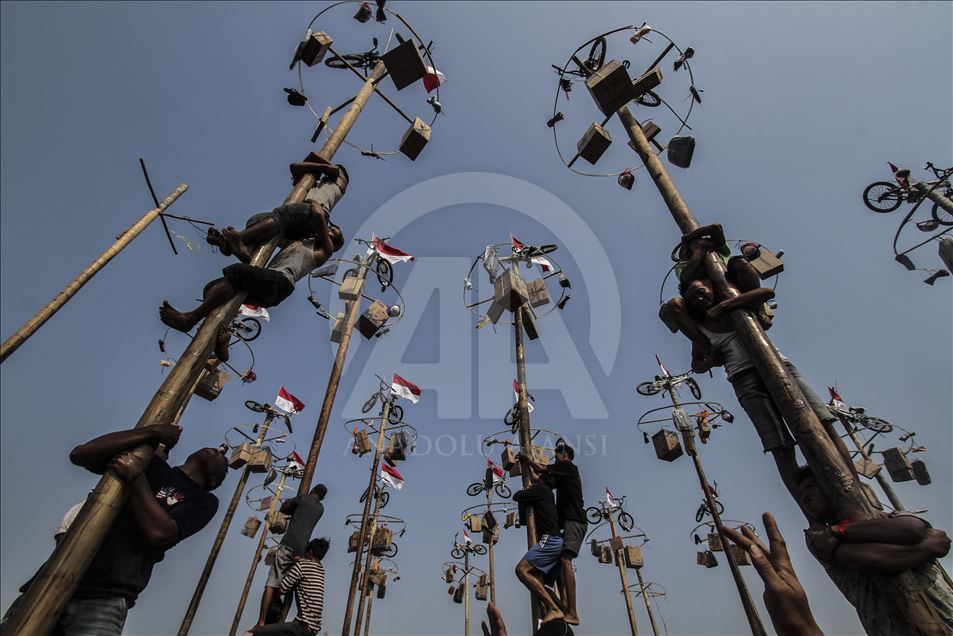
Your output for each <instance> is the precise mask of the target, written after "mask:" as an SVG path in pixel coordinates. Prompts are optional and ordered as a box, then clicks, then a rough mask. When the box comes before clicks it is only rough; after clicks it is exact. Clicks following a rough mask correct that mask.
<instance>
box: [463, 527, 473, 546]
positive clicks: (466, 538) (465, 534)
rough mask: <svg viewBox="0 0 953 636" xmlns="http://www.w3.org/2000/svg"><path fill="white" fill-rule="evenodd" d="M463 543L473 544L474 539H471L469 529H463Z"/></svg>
mask: <svg viewBox="0 0 953 636" xmlns="http://www.w3.org/2000/svg"><path fill="white" fill-rule="evenodd" d="M463 542H464V543H473V539H471V538H470V533H469V532H467V529H466V528H464V529H463Z"/></svg>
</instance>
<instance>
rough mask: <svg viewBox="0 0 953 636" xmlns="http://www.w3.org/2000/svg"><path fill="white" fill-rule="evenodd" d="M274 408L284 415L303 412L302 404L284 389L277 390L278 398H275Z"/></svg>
mask: <svg viewBox="0 0 953 636" xmlns="http://www.w3.org/2000/svg"><path fill="white" fill-rule="evenodd" d="M275 406H277V407H278V408H279V409H281V410H282V411H284V412H285V413H300V412H301V411H303V410H304V402H302V401H301V400H299V399H298V398H296V397H295V396H293V395H291V393H289V392H288V390H287V389H285V387H281V388H280V389H278V397H276V398H275Z"/></svg>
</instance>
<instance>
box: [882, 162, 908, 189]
mask: <svg viewBox="0 0 953 636" xmlns="http://www.w3.org/2000/svg"><path fill="white" fill-rule="evenodd" d="M887 165H888V166H890V172H892V173H893V178H894V179H896V180H897V183H899V184H900V187H901V188H903V189H904V190H909V189H910V181H908V180H907V178H906V177H898V176H897V172H899V171H900V168H898V167H897V166H895V165H894V164H892V163H890V162H889V161H888V162H887Z"/></svg>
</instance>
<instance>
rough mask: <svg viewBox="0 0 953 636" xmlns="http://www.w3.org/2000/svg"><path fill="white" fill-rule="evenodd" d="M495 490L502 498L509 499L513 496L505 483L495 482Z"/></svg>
mask: <svg viewBox="0 0 953 636" xmlns="http://www.w3.org/2000/svg"><path fill="white" fill-rule="evenodd" d="M495 490H496V494H498V495H499V496H500V497H503V499H509V498H510V497H512V496H513V492H512V491H511V490H510V487H509V486H507V485H506V484H497V485H496V488H495Z"/></svg>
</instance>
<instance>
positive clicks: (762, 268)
mask: <svg viewBox="0 0 953 636" xmlns="http://www.w3.org/2000/svg"><path fill="white" fill-rule="evenodd" d="M758 252H760V253H759V255H758V257H757V258H755V259H752V260H751V261H749V262H750V263H751V266H752V267H754V268H755V271H757V272H758V276H760V277H761V280H767V279H768V278H771V277H772V276H776V275H777V274H780V273H781V272H783V271H784V263H782V262H781V259H780V258H778V257H777V256H775V255H774V254H773V253H772V252H771V250H769V249H768V248H766V247H765V246H764V245H761V246H760V247H759V248H758Z"/></svg>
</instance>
